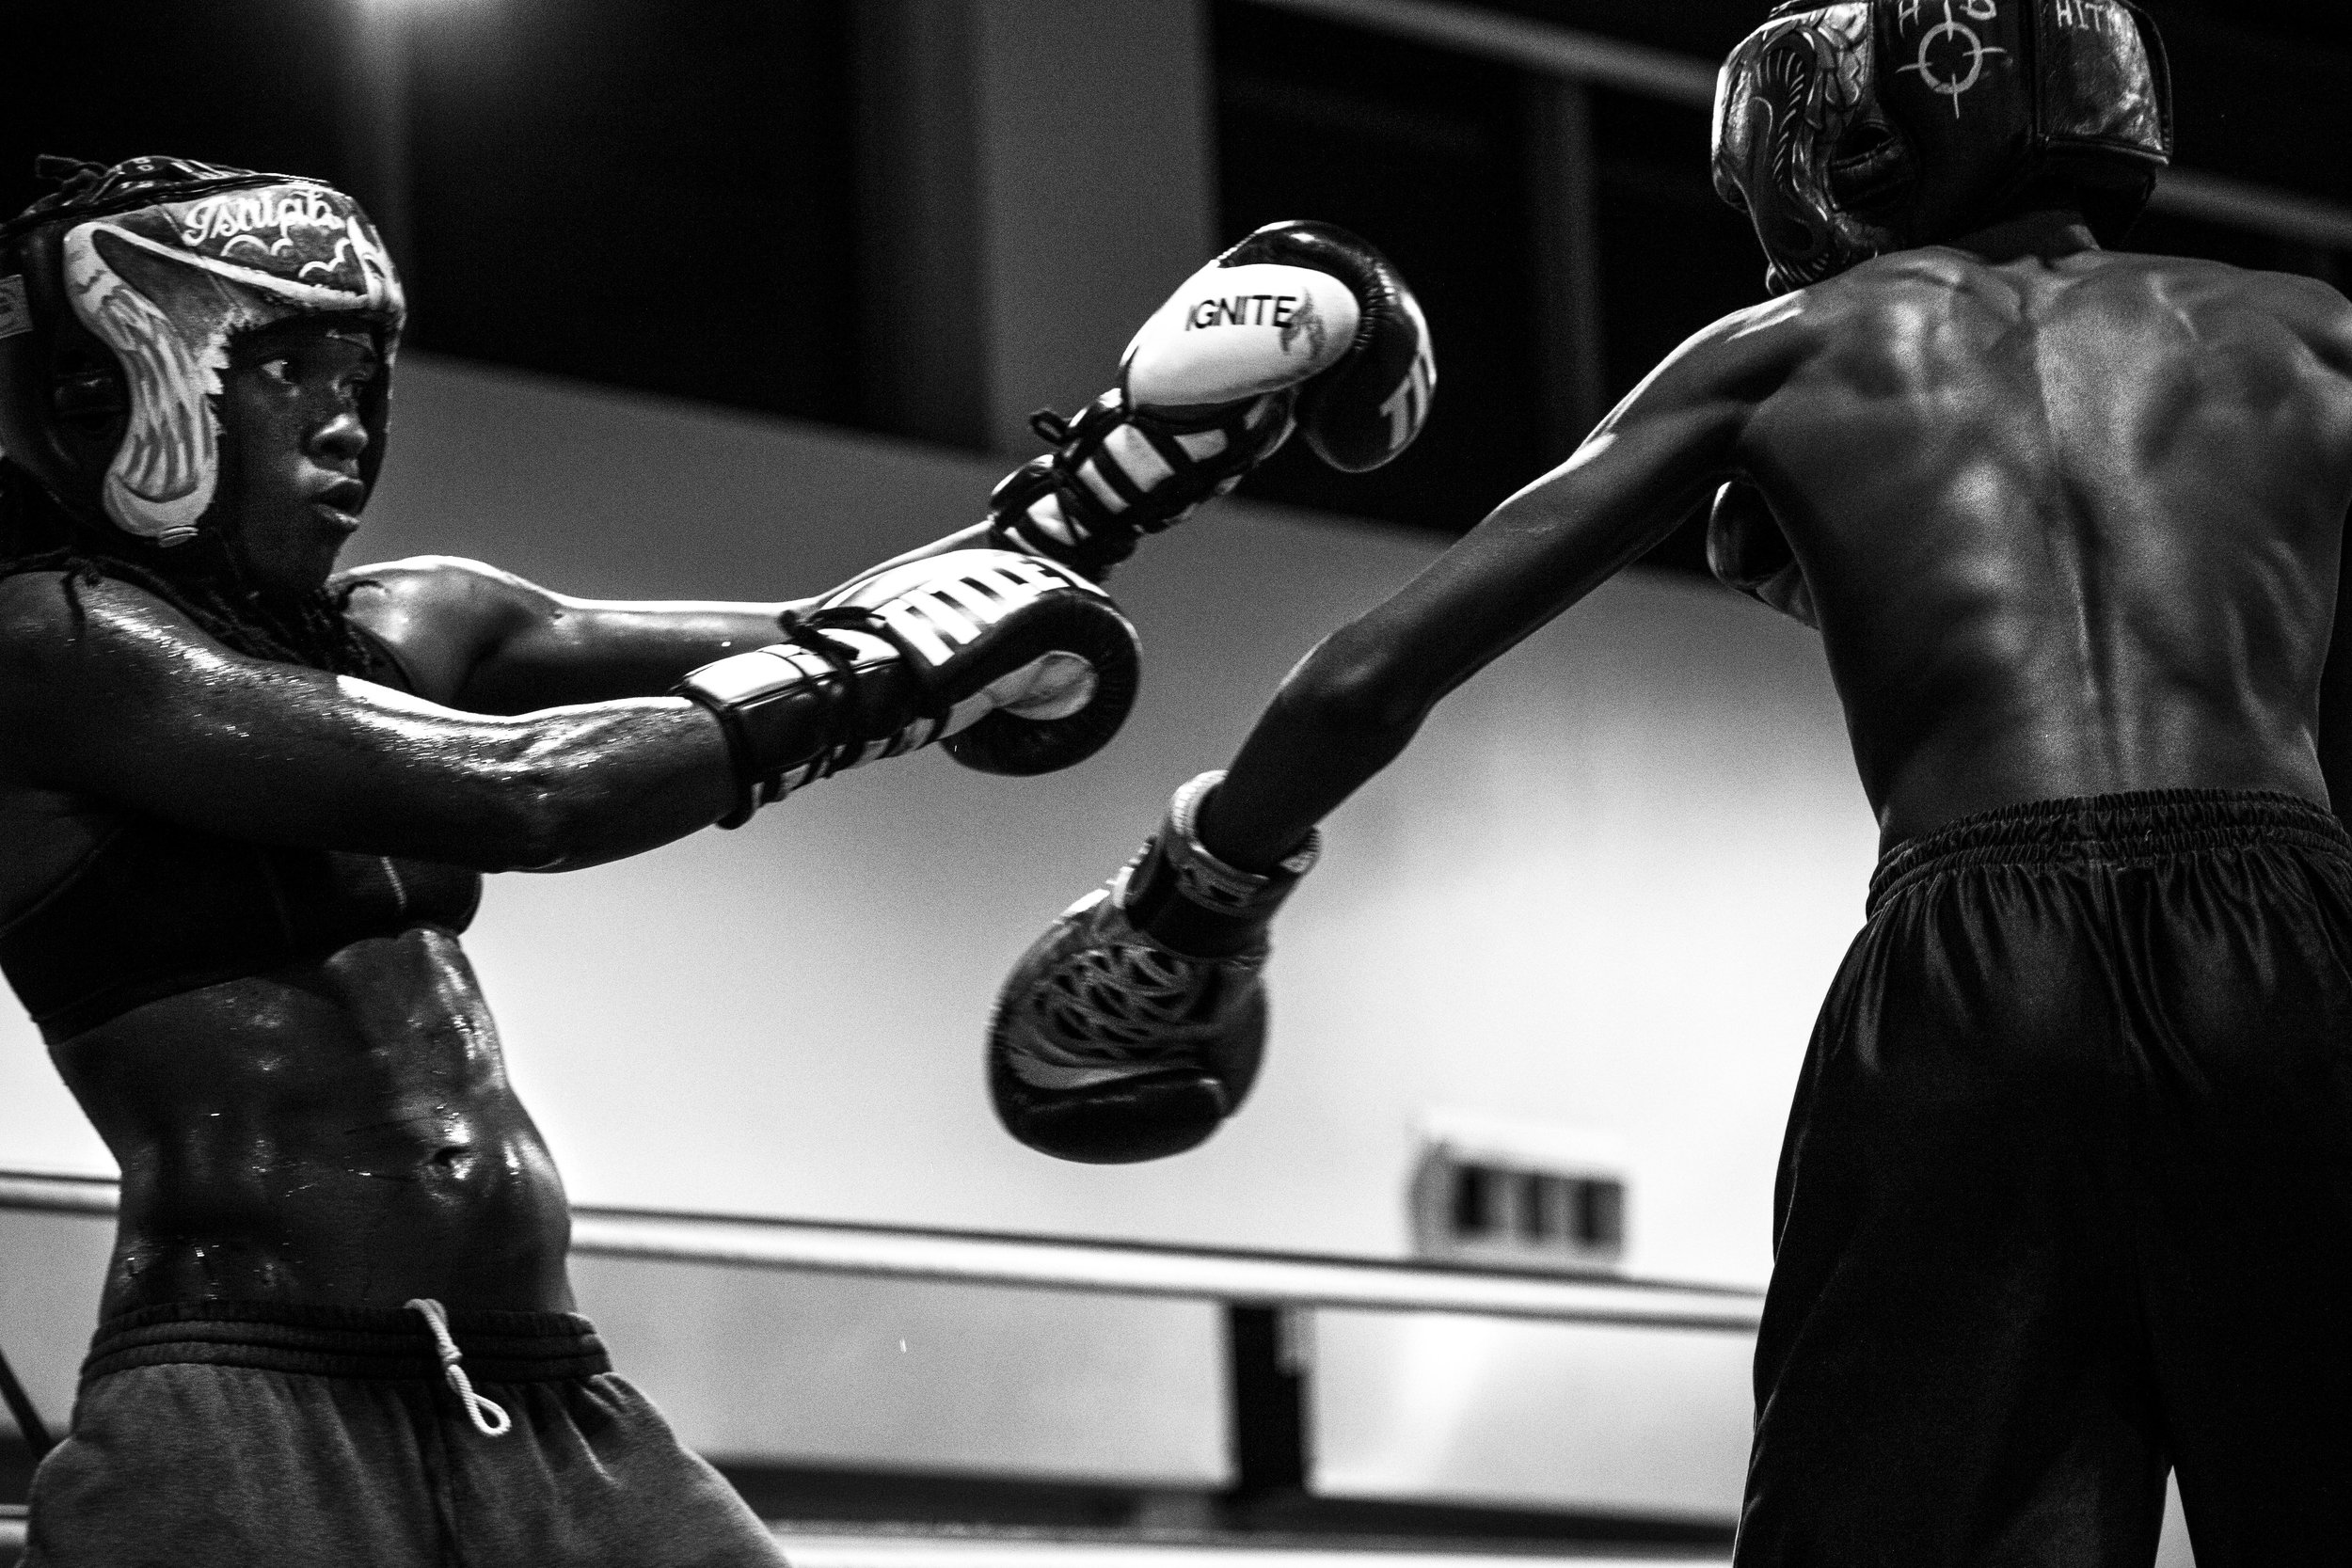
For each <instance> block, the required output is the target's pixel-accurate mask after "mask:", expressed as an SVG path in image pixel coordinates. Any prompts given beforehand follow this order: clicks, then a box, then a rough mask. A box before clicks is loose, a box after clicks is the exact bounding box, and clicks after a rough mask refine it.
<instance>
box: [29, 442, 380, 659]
mask: <svg viewBox="0 0 2352 1568" xmlns="http://www.w3.org/2000/svg"><path fill="white" fill-rule="evenodd" d="M23 572H62V573H64V574H65V582H64V588H65V594H66V600H67V602H68V603H69V604H71V605H72V608H73V612H74V615H75V618H76V619H77V620H78V619H79V618H80V616H81V613H82V602H81V595H80V593H79V587H80V585H82V584H85V583H94V582H98V581H101V580H103V579H105V578H113V579H114V580H116V581H118V582H127V583H129V584H131V585H132V586H133V587H135V588H139V589H143V590H145V591H146V592H147V593H150V594H153V595H155V597H157V598H159V599H161V600H163V601H164V603H166V604H167V605H169V606H171V608H172V609H174V610H178V611H180V613H181V614H183V615H185V616H186V617H187V618H188V619H189V620H191V621H193V622H195V623H196V624H197V626H199V627H200V628H201V629H202V630H203V631H204V633H205V635H207V636H209V637H211V638H212V639H213V640H214V641H216V642H218V643H220V644H221V645H222V646H223V647H225V648H229V649H231V650H233V651H235V652H237V653H241V654H244V655H246V657H250V658H266V659H274V660H276V661H278V662H279V663H283V664H307V665H309V666H310V667H311V668H312V669H315V670H329V671H332V672H334V673H337V674H344V675H368V674H373V673H375V672H376V671H377V670H378V669H379V667H380V666H381V664H382V662H383V660H382V656H381V655H380V654H379V653H378V652H377V650H376V648H375V646H374V645H373V643H372V642H371V641H369V640H368V639H367V638H366V636H365V635H363V634H362V633H361V632H360V631H359V629H358V627H357V626H353V625H352V623H351V620H350V618H349V617H348V616H347V615H346V614H345V613H344V610H345V609H346V607H347V606H348V604H349V603H350V599H351V595H352V593H353V592H354V590H355V589H357V588H358V587H359V586H361V584H358V583H347V584H345V585H343V586H342V587H341V588H326V587H319V588H313V589H310V590H309V591H307V592H304V593H298V594H289V593H285V592H283V591H280V590H272V589H268V588H265V587H263V586H262V585H261V584H258V583H255V582H253V581H252V580H251V579H250V578H249V577H248V575H247V574H246V571H245V569H244V566H243V564H242V563H241V562H240V561H239V560H238V556H237V552H236V550H235V548H234V547H233V546H231V545H230V543H229V542H228V541H227V540H226V539H224V538H223V537H221V536H220V535H218V534H216V533H215V532H213V531H207V532H206V533H205V535H204V536H203V537H201V538H199V539H198V540H197V541H196V542H194V543H192V544H187V545H181V546H174V547H173V549H172V551H171V556H170V560H169V562H168V564H167V563H166V562H165V561H164V560H163V549H162V546H157V545H154V544H151V543H150V542H149V541H147V540H144V539H136V538H134V537H132V536H131V535H129V534H126V533H123V532H121V531H119V530H117V529H101V528H96V527H91V526H87V525H84V524H82V523H79V522H77V521H76V520H75V519H74V517H73V515H72V514H71V513H69V512H68V511H67V510H66V509H65V508H64V507H62V506H60V505H59V504H57V501H56V499H55V498H53V497H52V496H51V495H50V494H49V492H48V491H47V490H46V489H44V488H42V486H41V484H40V481H38V480H36V479H34V478H33V476H32V475H30V474H28V473H26V472H25V471H24V469H22V468H20V467H17V466H16V465H15V464H13V463H10V462H8V461H7V460H6V459H5V458H0V578H4V577H13V576H16V575H17V574H19V573H23Z"/></svg>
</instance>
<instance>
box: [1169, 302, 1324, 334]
mask: <svg viewBox="0 0 2352 1568" xmlns="http://www.w3.org/2000/svg"><path fill="white" fill-rule="evenodd" d="M1269 305H1270V306H1272V307H1273V309H1271V310H1270V311H1269V310H1268V309H1267V307H1268V306H1269ZM1298 306H1299V296H1298V295H1296V294H1235V295H1233V296H1232V298H1231V299H1204V300H1202V301H1201V302H1200V304H1198V305H1196V306H1194V307H1193V308H1192V309H1190V310H1188V311H1186V312H1185V313H1184V330H1185V331H1187V332H1193V331H1197V330H1199V329H1200V328H1201V327H1204V326H1280V327H1287V326H1289V325H1291V317H1292V316H1293V315H1295V314H1296V313H1297V310H1298Z"/></svg>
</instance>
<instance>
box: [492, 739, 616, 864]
mask: <svg viewBox="0 0 2352 1568" xmlns="http://www.w3.org/2000/svg"><path fill="white" fill-rule="evenodd" d="M599 761H600V759H597V758H596V757H593V756H588V755H583V754H576V750H575V749H567V748H558V747H547V746H531V747H525V748H521V749H519V750H518V751H517V752H516V754H514V755H513V756H511V757H509V758H507V759H505V760H504V762H503V765H502V766H501V767H500V768H497V769H496V770H495V772H494V776H493V778H492V780H491V781H490V783H491V787H490V788H489V789H487V790H485V791H483V792H481V795H480V797H479V798H478V800H479V807H480V809H479V811H478V813H477V815H476V816H475V818H474V820H475V823H476V824H477V826H476V829H475V832H476V836H477V841H478V842H479V844H480V846H481V850H482V859H483V860H484V861H485V862H486V863H487V864H486V865H485V867H484V868H485V869H491V870H499V871H557V870H567V869H569V868H571V867H573V866H580V865H593V864H596V863H598V862H600V861H604V860H609V859H611V858H612V855H613V853H614V852H615V851H614V849H613V847H612V846H613V841H614V840H615V839H616V838H619V837H624V836H627V832H628V817H629V815H630V808H629V802H628V800H626V799H625V798H624V797H623V795H622V793H621V792H619V791H616V790H615V789H614V788H613V787H612V786H613V784H614V782H615V781H613V780H612V779H611V778H609V777H607V776H606V775H608V774H609V773H610V772H611V771H612V767H611V759H604V764H603V765H602V766H599Z"/></svg>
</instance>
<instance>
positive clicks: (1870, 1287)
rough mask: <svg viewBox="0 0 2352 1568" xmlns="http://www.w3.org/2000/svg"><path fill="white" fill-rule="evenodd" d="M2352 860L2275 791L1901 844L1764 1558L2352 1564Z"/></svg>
mask: <svg viewBox="0 0 2352 1568" xmlns="http://www.w3.org/2000/svg"><path fill="white" fill-rule="evenodd" d="M2348 962H2352V843H2347V840H2346V837H2345V834H2344V830H2343V828H2342V827H2341V826H2340V825H2339V824H2338V822H2337V820H2336V818H2335V817H2334V816H2331V815H2330V814H2328V812H2326V811H2323V810H2321V809H2320V808H2319V807H2317V806H2314V805H2312V804H2309V803H2308V802H2305V801H2303V800H2296V799H2294V798H2292V797H2289V796H2285V795H2275V794H2249V793H2241V792H2235V791H2217V790H2165V791H2154V792H2148V793H2142V794H2133V795H2118V796H2107V797H2100V798H2096V799H2090V800H2051V801H2042V802H2037V803H2035V804H2031V805H2026V806H2019V807H2015V808H2011V809H2008V810H2003V811H1996V812H1991V813H1987V814H1985V815H1982V816H1973V817H1968V818H1965V819H1963V820H1962V821H1960V822H1957V823H1954V824H1952V825H1951V826H1949V827H1947V828H1946V829H1943V830H1942V831H1940V832H1936V833H1933V834H1931V835H1930V836H1927V837H1925V838H1921V839H1919V840H1916V841H1914V842H1911V843H1908V844H1905V845H1901V846H1899V847H1897V848H1896V849H1895V850H1893V851H1892V852H1891V853H1889V854H1888V855H1887V857H1886V858H1885V860H1884V861H1883V863H1881V865H1880V867H1879V871H1878V874H1877V876H1876V877H1875V878H1874V879H1873V881H1872V884H1871V895H1870V914H1869V919H1868V922H1867V925H1866V926H1865V927H1864V928H1863V931H1862V933H1861V935H1860V936H1859V937H1858V938H1856V939H1855V942H1854V944H1853V946H1852V948H1851V951H1850V952H1849V953H1848V955H1847V957H1846V960H1845V963H1844V965H1843V966H1842V967H1841V968H1840V970H1839V971H1838V974H1837V978H1836V982H1835V984H1834V985H1833V986H1832V987H1831V990H1830V993H1829V998H1828V1001H1827V1002H1826V1003H1825V1004H1824V1005H1823V1006H1822V1010H1821V1016H1820V1023H1819V1024H1818V1026H1817V1027H1816V1030H1815V1033H1814V1036H1813V1040H1812V1044H1811V1047H1810V1050H1809V1052H1808V1054H1807V1057H1806V1061H1805V1065H1804V1075H1803V1078H1802V1079H1801V1081H1800V1084H1799V1086H1798V1090H1797V1097H1796V1103H1795V1107H1794V1109H1793V1110H1792V1112H1791V1114H1790V1117H1789V1124H1788V1140H1787V1143H1786V1145H1785V1146H1784V1148H1783V1152H1782V1157H1781V1167H1780V1179H1779V1185H1778V1190H1777V1193H1776V1194H1775V1208H1776V1227H1777V1233H1778V1234H1777V1250H1776V1259H1775V1262H1774V1266H1773V1273H1772V1288H1771V1291H1770V1292H1769V1295H1768V1297H1767V1300H1766V1305H1765V1309H1764V1320H1763V1327H1762V1332H1761V1334H1760V1336H1759V1338H1758V1341H1757V1346H1756V1411H1757V1416H1756V1442H1755V1449H1754V1452H1753V1456H1752V1458H1751V1461H1750V1466H1749V1474H1748V1488H1747V1500H1746V1505H1745V1508H1744V1510H1743V1513H1742V1518H1741V1524H1740V1537H1739V1545H1738V1548H1737V1557H1736V1560H1737V1562H1738V1563H1739V1564H1740V1565H1741V1568H1765V1565H1768V1564H1770V1565H1782V1564H1787V1565H1795V1564H1804V1565H1806V1568H1880V1565H1883V1568H1943V1565H1950V1568H1960V1565H1962V1564H1966V1565H1969V1568H1990V1565H2001V1568H2010V1565H2025V1564H2036V1565H2040V1564H2048V1565H2053V1568H2055V1565H2057V1564H2066V1565H2068V1568H2090V1565H2099V1568H2106V1565H2114V1568H2122V1565H2124V1564H2131V1565H2133V1568H2146V1565H2147V1564H2148V1563H2150V1562H2151V1561H2152V1560H2153V1556H2154V1553H2155V1549H2156V1538H2157V1533H2158V1529H2159V1527H2160V1524H2161V1517H2162V1512H2163V1502H2164V1481H2165V1473H2166V1469H2167V1467H2168V1466H2170V1467H2172V1468H2173V1469H2174V1470H2175V1471H2176V1472H2177V1474H2178V1477H2179V1481H2180V1488H2181V1495H2182V1499H2183V1503H2184V1505H2185V1510H2186V1513H2187V1515H2188V1521H2189V1528H2190V1533H2191V1536H2192V1539H2193V1541H2194V1544H2195V1548H2196V1553H2197V1561H2198V1564H2199V1568H2237V1565H2244V1564H2285V1563H2316V1562H2322V1561H2327V1562H2340V1561H2343V1560H2344V1559H2345V1556H2346V1554H2347V1553H2352V1334H2347V1333H2346V1332H2345V1323H2346V1313H2347V1310H2352V1308H2348V1307H2347V1303H2352V971H2347V963H2348Z"/></svg>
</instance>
